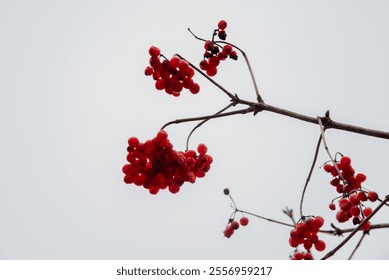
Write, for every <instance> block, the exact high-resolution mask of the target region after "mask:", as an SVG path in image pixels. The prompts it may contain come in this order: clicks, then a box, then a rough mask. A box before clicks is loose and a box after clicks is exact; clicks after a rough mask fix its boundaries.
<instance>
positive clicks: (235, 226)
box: [231, 221, 239, 230]
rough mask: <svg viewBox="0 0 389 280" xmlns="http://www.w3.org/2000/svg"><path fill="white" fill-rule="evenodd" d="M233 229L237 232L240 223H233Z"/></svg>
mask: <svg viewBox="0 0 389 280" xmlns="http://www.w3.org/2000/svg"><path fill="white" fill-rule="evenodd" d="M231 227H232V228H233V229H234V230H237V229H238V228H239V223H238V222H237V221H233V222H232V223H231Z"/></svg>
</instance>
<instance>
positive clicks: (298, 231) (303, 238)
mask: <svg viewBox="0 0 389 280" xmlns="http://www.w3.org/2000/svg"><path fill="white" fill-rule="evenodd" d="M323 224H324V219H323V217H321V216H316V217H315V218H312V217H305V218H304V219H302V220H301V221H300V222H298V223H297V224H296V225H295V228H294V229H292V230H291V231H290V238H289V245H290V246H292V247H295V248H296V247H297V246H299V245H300V244H302V245H303V246H304V248H305V249H306V250H310V249H311V248H312V246H314V247H315V249H316V250H317V251H324V250H325V248H326V243H325V242H324V241H323V240H321V239H319V237H318V235H317V233H318V232H319V230H320V228H321V227H322V226H323Z"/></svg>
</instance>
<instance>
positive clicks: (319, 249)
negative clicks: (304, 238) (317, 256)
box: [315, 240, 326, 252]
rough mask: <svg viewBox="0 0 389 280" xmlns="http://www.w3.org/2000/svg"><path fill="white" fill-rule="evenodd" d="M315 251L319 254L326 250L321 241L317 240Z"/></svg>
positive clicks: (324, 244)
mask: <svg viewBox="0 0 389 280" xmlns="http://www.w3.org/2000/svg"><path fill="white" fill-rule="evenodd" d="M315 249H316V250H318V251H319V252H321V251H324V250H325V249H326V243H325V242H324V241H323V240H318V241H317V242H316V243H315Z"/></svg>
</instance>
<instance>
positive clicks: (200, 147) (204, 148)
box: [197, 143, 208, 155]
mask: <svg viewBox="0 0 389 280" xmlns="http://www.w3.org/2000/svg"><path fill="white" fill-rule="evenodd" d="M207 150H208V148H207V146H205V145H204V144H203V143H201V144H199V145H198V146H197V151H198V152H199V154H200V155H205V154H206V153H207Z"/></svg>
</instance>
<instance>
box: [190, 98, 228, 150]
mask: <svg viewBox="0 0 389 280" xmlns="http://www.w3.org/2000/svg"><path fill="white" fill-rule="evenodd" d="M232 106H235V103H233V102H231V103H230V104H228V105H227V106H226V107H224V108H223V109H221V110H220V111H218V112H216V113H215V114H214V115H219V114H221V113H223V112H224V111H226V110H228V109H229V108H231V107H232ZM209 120H210V119H209V118H208V119H204V120H203V121H201V122H199V123H198V124H197V125H196V126H195V127H194V128H193V129H192V130H191V132H190V133H189V135H188V137H187V138H186V150H188V147H189V139H190V137H191V136H192V134H193V132H194V131H195V130H196V129H197V128H199V127H200V126H202V125H203V124H204V123H206V122H207V121H209Z"/></svg>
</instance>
